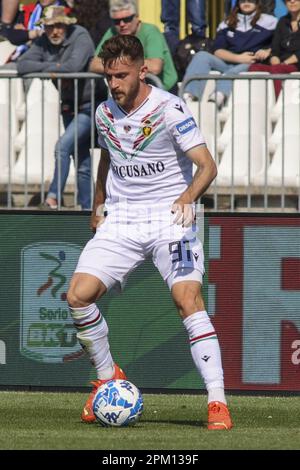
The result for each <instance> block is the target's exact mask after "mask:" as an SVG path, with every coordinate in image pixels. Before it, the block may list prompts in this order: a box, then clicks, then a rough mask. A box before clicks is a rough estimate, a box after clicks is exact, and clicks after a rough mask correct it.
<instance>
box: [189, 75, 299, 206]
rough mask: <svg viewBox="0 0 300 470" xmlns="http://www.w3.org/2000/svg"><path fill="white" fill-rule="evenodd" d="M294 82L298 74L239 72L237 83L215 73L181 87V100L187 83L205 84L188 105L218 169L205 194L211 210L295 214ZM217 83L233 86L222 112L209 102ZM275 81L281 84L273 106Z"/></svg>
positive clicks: (296, 90) (296, 126) (296, 124)
mask: <svg viewBox="0 0 300 470" xmlns="http://www.w3.org/2000/svg"><path fill="white" fill-rule="evenodd" d="M299 78H300V75H299V74H298V73H293V74H290V75H269V74H266V73H260V74H259V73H256V74H251V73H249V72H244V73H241V74H240V75H239V76H238V77H237V76H236V75H235V76H230V75H228V76H224V75H222V76H221V75H220V74H217V73H216V72H214V73H213V74H209V75H205V76H204V75H202V76H201V77H200V76H193V77H190V78H189V79H187V80H185V81H184V82H183V83H182V84H181V87H180V96H181V97H185V96H186V93H185V92H186V86H187V85H188V84H189V83H190V82H191V81H193V80H204V81H206V85H205V89H204V93H203V95H202V97H201V100H200V101H191V100H188V102H187V104H188V106H189V108H190V110H191V111H192V113H193V115H194V117H195V120H196V121H197V123H198V124H199V126H200V128H201V130H202V133H203V135H204V137H205V139H206V142H207V145H208V148H209V149H210V151H211V153H212V154H213V155H214V156H215V159H216V162H217V165H218V176H217V178H216V180H215V181H214V183H213V185H212V186H211V187H210V189H209V191H208V194H209V195H211V197H212V201H211V205H212V207H213V209H214V210H218V209H223V208H224V205H225V206H226V207H228V208H229V209H230V210H231V211H233V210H235V209H237V208H242V209H244V210H251V209H256V210H257V209H262V210H268V209H271V210H274V208H276V209H279V210H281V211H286V210H288V211H289V210H297V209H299V206H300V204H299V202H300V80H299ZM220 79H222V80H233V88H232V93H231V95H230V97H229V99H228V101H227V103H226V104H225V106H223V107H222V108H221V109H220V108H219V107H218V105H217V103H216V102H210V101H209V97H210V96H211V93H212V92H213V91H214V89H215V87H216V84H217V81H218V80H220ZM274 79H277V80H279V79H280V80H282V91H281V92H280V95H279V97H278V99H277V100H276V99H275V92H274V85H273V82H274ZM224 198H225V201H224ZM226 198H227V200H226ZM222 204H223V206H222Z"/></svg>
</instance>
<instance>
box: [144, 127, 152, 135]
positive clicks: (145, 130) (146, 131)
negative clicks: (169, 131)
mask: <svg viewBox="0 0 300 470" xmlns="http://www.w3.org/2000/svg"><path fill="white" fill-rule="evenodd" d="M151 132H152V127H150V126H144V127H143V134H144V136H145V137H149V135H150V134H151Z"/></svg>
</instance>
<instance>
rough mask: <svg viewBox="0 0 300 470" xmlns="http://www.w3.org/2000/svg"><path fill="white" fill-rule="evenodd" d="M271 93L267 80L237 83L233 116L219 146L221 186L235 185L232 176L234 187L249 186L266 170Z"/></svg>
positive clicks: (225, 126)
mask: <svg viewBox="0 0 300 470" xmlns="http://www.w3.org/2000/svg"><path fill="white" fill-rule="evenodd" d="M267 93H268V86H267V85H266V83H265V81H264V80H255V79H253V80H251V81H249V80H238V79H237V80H235V82H234V85H233V94H232V97H231V99H230V101H231V103H230V105H229V110H230V115H229V117H228V119H227V121H226V123H225V125H224V128H223V131H222V133H221V135H220V137H219V138H218V142H217V149H218V152H219V153H221V154H222V156H221V163H220V165H219V169H218V177H217V184H220V185H222V186H228V185H229V186H230V185H232V176H233V181H234V184H237V185H244V184H247V183H248V182H252V180H253V178H254V176H255V174H256V173H257V172H259V171H261V170H262V168H263V167H264V162H265V145H264V136H265V135H266V133H267V132H268V133H270V132H271V128H270V125H267V129H266V122H267V119H266V118H267V116H266V102H267ZM249 99H250V105H249ZM249 133H250V134H249ZM249 145H250V148H249ZM232 166H233V167H234V168H233V167H232ZM249 169H250V176H249V178H248V172H249Z"/></svg>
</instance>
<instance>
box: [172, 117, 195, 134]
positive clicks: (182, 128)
mask: <svg viewBox="0 0 300 470" xmlns="http://www.w3.org/2000/svg"><path fill="white" fill-rule="evenodd" d="M195 127H196V123H195V120H194V118H192V117H190V118H188V119H186V120H185V121H182V122H180V123H179V124H177V126H176V129H177V130H178V132H179V134H186V133H187V132H189V131H191V130H192V129H194V128H195Z"/></svg>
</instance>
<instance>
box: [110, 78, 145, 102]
mask: <svg viewBox="0 0 300 470" xmlns="http://www.w3.org/2000/svg"><path fill="white" fill-rule="evenodd" d="M139 90H140V82H137V83H135V82H133V83H132V85H131V86H130V88H129V89H128V90H127V91H126V92H123V91H120V92H112V97H113V99H114V100H115V101H116V103H117V104H118V105H119V106H121V107H122V108H128V107H129V108H130V107H131V105H132V103H133V102H134V100H135V98H136V97H137V96H138V94H139Z"/></svg>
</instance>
